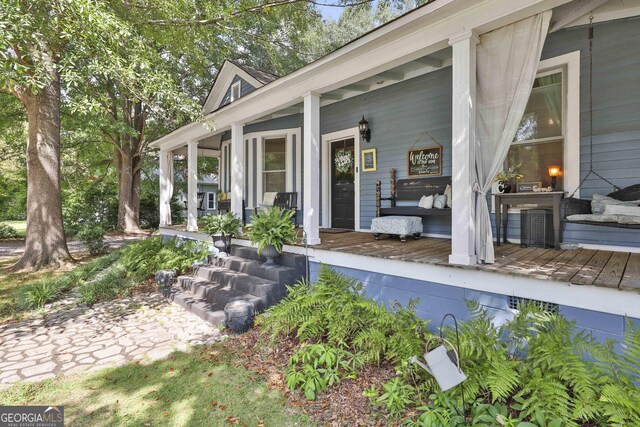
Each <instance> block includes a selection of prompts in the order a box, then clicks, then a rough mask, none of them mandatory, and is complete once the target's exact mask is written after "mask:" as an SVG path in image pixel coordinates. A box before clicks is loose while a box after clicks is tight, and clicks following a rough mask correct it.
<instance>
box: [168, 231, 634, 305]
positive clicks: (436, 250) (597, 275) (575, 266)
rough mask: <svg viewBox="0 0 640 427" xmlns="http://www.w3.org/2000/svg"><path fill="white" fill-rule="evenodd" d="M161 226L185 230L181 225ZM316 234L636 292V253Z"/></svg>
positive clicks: (336, 245)
mask: <svg viewBox="0 0 640 427" xmlns="http://www.w3.org/2000/svg"><path fill="white" fill-rule="evenodd" d="M166 228H171V229H173V230H176V231H183V230H184V226H170V227H166ZM320 239H321V242H322V243H321V244H320V245H316V246H312V247H310V248H313V249H320V250H328V251H333V252H344V253H348V254H355V255H364V256H369V257H374V258H383V259H393V260H399V261H406V262H415V263H423V264H435V265H442V266H447V267H452V268H463V269H471V270H485V271H493V272H496V273H502V274H511V275H516V276H524V277H531V278H536V279H542V280H555V281H559V282H566V283H571V284H575V285H592V286H600V287H606V288H612V289H620V290H626V291H635V292H639V293H640V253H630V252H613V251H602V250H592V249H575V250H556V249H537V248H522V247H520V245H517V244H503V245H500V246H495V254H496V262H495V263H494V264H486V265H472V266H458V265H452V264H449V261H448V260H449V254H450V253H451V240H450V239H438V238H431V237H420V238H418V239H417V240H414V239H407V242H406V243H401V242H400V240H399V239H398V238H397V237H392V238H390V237H387V236H386V235H383V236H382V237H381V239H380V240H374V238H373V235H372V234H371V233H363V232H355V231H337V232H336V230H326V231H325V230H320ZM207 240H208V239H207ZM296 246H302V245H301V244H296Z"/></svg>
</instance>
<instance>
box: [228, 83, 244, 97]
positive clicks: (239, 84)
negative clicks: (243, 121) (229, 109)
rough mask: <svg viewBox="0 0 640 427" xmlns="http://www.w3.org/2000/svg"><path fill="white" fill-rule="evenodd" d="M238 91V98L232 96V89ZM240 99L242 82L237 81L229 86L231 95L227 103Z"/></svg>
mask: <svg viewBox="0 0 640 427" xmlns="http://www.w3.org/2000/svg"><path fill="white" fill-rule="evenodd" d="M236 88H237V89H238V97H237V98H236V97H235V96H233V92H234V89H236ZM240 98H242V80H238V81H237V82H235V83H233V84H232V85H231V93H230V94H229V102H233V101H235V100H237V99H240Z"/></svg>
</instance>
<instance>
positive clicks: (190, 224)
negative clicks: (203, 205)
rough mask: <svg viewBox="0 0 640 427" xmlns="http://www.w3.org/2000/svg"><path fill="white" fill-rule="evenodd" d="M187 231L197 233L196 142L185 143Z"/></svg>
mask: <svg viewBox="0 0 640 427" xmlns="http://www.w3.org/2000/svg"><path fill="white" fill-rule="evenodd" d="M187 171H188V175H187V211H188V212H187V231H198V141H189V142H187Z"/></svg>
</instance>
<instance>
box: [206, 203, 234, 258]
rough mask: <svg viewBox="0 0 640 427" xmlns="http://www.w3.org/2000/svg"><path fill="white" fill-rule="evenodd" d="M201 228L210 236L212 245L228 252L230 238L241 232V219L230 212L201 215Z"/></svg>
mask: <svg viewBox="0 0 640 427" xmlns="http://www.w3.org/2000/svg"><path fill="white" fill-rule="evenodd" d="M202 223H203V225H204V227H203V230H204V231H205V232H206V233H207V234H208V235H210V236H211V239H212V240H213V245H214V246H215V247H216V248H218V249H220V250H223V249H224V252H227V253H228V249H229V248H230V247H231V238H232V237H233V236H239V235H241V234H242V221H240V219H239V218H238V217H237V216H235V215H234V214H233V213H231V212H227V213H225V214H221V213H218V214H215V215H205V216H204V217H202Z"/></svg>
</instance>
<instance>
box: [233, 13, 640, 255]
mask: <svg viewBox="0 0 640 427" xmlns="http://www.w3.org/2000/svg"><path fill="white" fill-rule="evenodd" d="M586 31H587V30H586V28H585V27H577V28H569V29H565V30H561V31H558V32H555V33H552V34H550V35H549V36H548V38H547V41H546V43H545V47H544V50H543V55H542V58H543V59H547V58H551V57H555V56H559V55H563V54H566V53H569V52H573V51H576V50H580V51H581V82H580V86H581V100H580V109H581V114H580V133H581V139H580V150H581V151H580V177H581V179H582V178H584V177H585V176H586V175H587V172H588V170H589V136H588V135H589V104H588V101H589V85H588V82H589V79H588V75H589V73H588V63H589V62H588V60H589V58H588V41H587V38H586ZM593 69H594V91H593V103H594V117H593V119H594V138H593V141H594V148H593V151H594V162H593V164H594V169H595V170H596V171H597V172H599V173H600V174H602V175H603V176H605V177H607V178H608V179H610V180H611V181H613V182H614V183H615V184H616V185H618V186H620V187H624V186H627V185H631V184H635V183H639V182H640V168H639V167H637V165H638V164H640V74H638V73H637V70H638V69H640V18H634V19H626V20H621V21H613V22H606V23H601V24H597V25H596V26H595V39H594V58H593ZM451 71H452V69H451V67H447V68H443V69H441V70H438V71H435V72H432V73H429V74H426V75H423V76H420V77H416V78H413V79H410V80H407V81H403V82H401V83H398V84H395V85H392V86H388V87H384V88H381V89H378V90H375V91H371V92H368V93H365V94H362V95H359V96H356V97H353V98H349V99H347V100H344V101H339V102H336V103H333V104H330V105H328V106H324V107H322V108H321V109H320V133H321V135H324V134H328V133H331V132H336V131H340V130H344V129H349V128H353V127H354V126H356V125H357V123H358V122H359V121H360V119H361V118H362V116H363V115H364V116H365V117H366V119H367V120H368V121H369V126H370V128H371V132H372V138H371V142H369V143H366V142H364V141H362V142H361V147H360V148H361V150H364V149H369V148H376V150H377V163H378V165H377V170H376V171H375V172H361V174H360V227H361V228H362V229H368V228H370V225H371V219H372V218H373V217H374V216H375V182H376V181H377V180H380V181H381V182H382V194H383V196H386V195H388V194H389V192H390V189H389V169H390V168H395V169H396V171H397V178H398V179H402V178H406V177H407V150H408V149H409V148H411V147H415V148H418V147H428V146H434V145H437V144H441V145H442V147H443V149H442V155H443V162H442V170H443V176H450V175H451V133H452V129H451V109H452V106H451V85H452V80H451ZM294 127H299V128H301V129H302V128H303V116H302V114H294V115H290V116H286V117H281V118H277V119H273V120H268V121H264V122H260V123H255V124H251V125H247V126H245V133H251V132H260V131H269V130H278V129H288V128H294ZM425 131H426V132H428V133H429V135H431V136H432V137H433V138H434V139H435V140H436V141H435V142H434V141H433V140H432V139H431V138H430V137H429V136H427V135H426V134H425V133H424V132H425ZM302 135H304V130H303V129H302ZM298 147H299V148H300V150H301V151H303V149H304V144H298V145H297V146H296V149H295V150H294V153H297V149H298ZM322 148H323V147H322ZM321 158H322V153H321ZM359 159H360V155H358V161H359ZM256 161H258V160H257V159H256ZM254 164H255V163H254ZM301 166H302V165H301ZM294 177H295V175H294ZM304 177H305V173H304V170H302V181H304ZM296 179H297V178H294V181H295V180H296ZM320 179H321V182H322V180H323V179H324V177H323V176H322V165H321V169H320ZM254 182H255V181H254ZM300 184H301V185H300V186H299V187H298V188H300V189H302V188H303V182H301V183H300ZM611 190H612V189H611V188H610V187H609V186H608V184H606V183H605V182H604V181H602V180H600V179H599V178H597V177H595V176H590V177H589V179H587V180H586V182H585V183H584V184H583V185H582V188H581V193H580V196H581V197H582V198H591V196H592V195H593V194H594V193H605V194H606V193H608V192H610V191H611ZM318 191H319V192H320V201H321V202H320V203H321V206H320V209H321V211H322V209H323V206H322V194H321V191H322V190H321V186H320V188H318ZM303 199H304V195H303V194H300V200H301V205H302V203H303ZM255 202H257V200H256V201H255ZM301 217H302V214H301V213H300V218H301ZM321 225H322V226H325V224H321ZM492 225H493V226H494V232H495V221H492ZM424 232H425V233H428V234H432V235H443V236H448V235H450V234H451V223H450V219H449V218H446V217H434V218H429V219H427V220H425V221H424ZM508 235H509V237H510V238H511V239H513V240H515V241H517V240H518V239H519V238H520V215H519V214H510V215H509V224H508ZM564 241H566V242H578V243H586V244H601V245H613V246H638V242H639V241H640V232H638V231H634V230H631V231H628V230H624V229H616V228H610V227H596V226H586V225H576V224H568V225H567V226H566V227H565V230H564Z"/></svg>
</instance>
